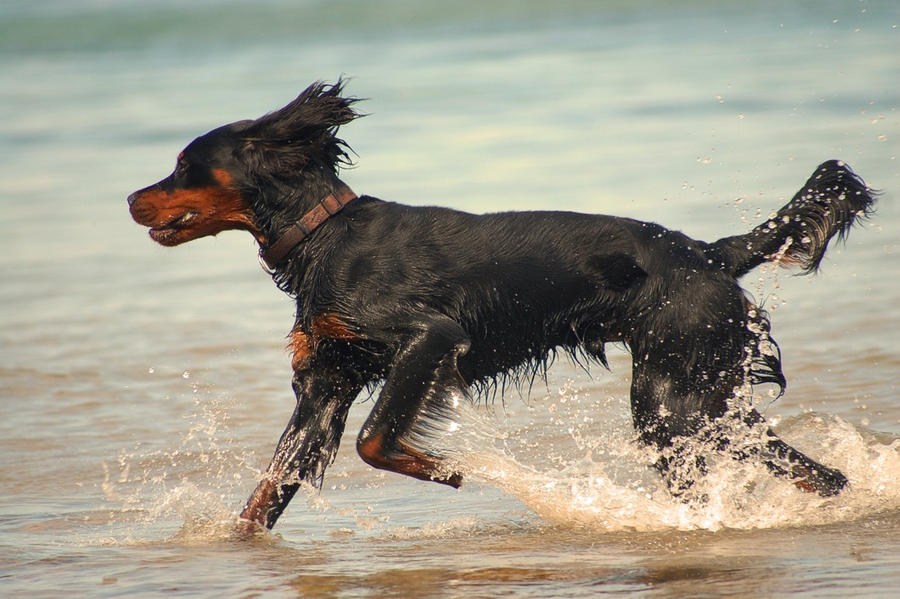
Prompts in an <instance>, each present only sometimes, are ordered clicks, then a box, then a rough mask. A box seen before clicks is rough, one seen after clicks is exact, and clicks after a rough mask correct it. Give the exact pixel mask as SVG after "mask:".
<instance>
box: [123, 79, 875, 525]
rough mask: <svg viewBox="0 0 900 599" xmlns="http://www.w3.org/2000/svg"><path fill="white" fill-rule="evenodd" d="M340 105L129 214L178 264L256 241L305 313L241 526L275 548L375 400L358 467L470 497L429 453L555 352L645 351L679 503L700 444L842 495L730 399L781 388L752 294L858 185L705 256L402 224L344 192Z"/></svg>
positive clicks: (221, 155) (651, 430)
mask: <svg viewBox="0 0 900 599" xmlns="http://www.w3.org/2000/svg"><path fill="white" fill-rule="evenodd" d="M342 85H343V84H342V82H340V81H338V82H337V83H336V84H334V85H327V84H323V83H315V84H313V85H311V86H310V87H309V88H307V89H306V90H305V91H304V92H303V93H301V94H300V96H299V97H297V98H296V99H295V100H294V101H292V102H291V103H290V104H288V105H287V106H285V107H284V108H282V109H280V110H277V111H275V112H272V113H270V114H266V115H264V116H262V117H260V118H258V119H255V120H245V121H239V122H236V123H232V124H229V125H225V126H223V127H220V128H218V129H215V130H213V131H211V132H209V133H207V134H206V135H203V136H201V137H198V138H197V139H195V140H194V141H192V142H191V143H190V144H188V146H187V147H186V148H185V149H184V151H182V152H181V153H180V154H179V155H178V161H177V164H176V167H175V171H174V172H173V173H172V174H171V175H169V176H168V177H166V178H165V179H163V180H162V181H160V182H158V183H155V184H153V185H151V186H150V187H147V188H145V189H142V190H140V191H137V192H135V193H133V194H132V195H131V196H129V198H128V204H129V206H130V210H131V214H132V216H133V218H134V220H135V221H137V222H138V223H139V224H141V225H144V226H147V227H150V237H151V238H152V239H154V240H155V241H157V242H159V243H161V244H163V245H167V246H172V245H177V244H180V243H184V242H186V241H190V240H192V239H196V238H198V237H202V236H205V235H215V234H217V233H219V232H221V231H224V230H227V229H243V230H246V231H249V232H250V233H251V234H252V235H253V236H254V237H255V239H256V241H257V242H258V243H259V246H260V258H261V260H262V261H263V262H265V263H266V264H267V266H268V268H269V269H270V272H271V274H272V277H273V279H274V281H275V283H276V284H277V285H278V286H279V287H280V288H281V289H282V290H283V291H285V292H286V293H288V294H290V295H291V296H292V297H293V298H295V299H296V305H297V311H296V319H295V322H294V325H293V328H292V330H291V333H290V349H291V351H292V353H293V360H292V367H293V372H294V375H293V389H294V393H295V394H296V398H297V403H296V407H295V409H294V413H293V416H291V419H290V421H289V422H288V425H287V428H286V429H285V431H284V433H283V435H282V437H281V439H280V441H279V442H278V446H277V448H276V450H275V455H274V457H273V459H272V462H271V464H270V465H269V467H268V469H267V471H266V474H265V476H264V478H263V480H262V481H261V482H260V483H259V485H258V486H257V488H256V490H255V491H254V492H253V494H252V495H251V496H250V499H249V500H248V502H247V504H246V506H245V508H244V510H243V512H242V514H241V516H242V517H243V518H245V519H247V520H250V521H253V522H257V523H259V524H260V525H263V526H266V527H268V528H271V527H272V526H273V525H274V524H275V522H276V520H277V519H278V517H279V515H280V514H281V513H282V511H283V510H284V508H285V506H287V504H288V502H289V501H290V500H291V498H292V496H293V495H294V493H295V492H296V490H297V489H298V487H299V485H301V484H304V483H308V484H312V485H315V486H320V485H321V483H322V478H323V475H324V472H325V469H326V468H327V466H328V465H329V464H330V463H331V462H332V460H333V458H334V455H335V452H336V451H337V447H338V443H339V440H340V437H341V434H342V432H343V429H344V423H345V420H346V417H347V413H348V410H349V408H350V405H351V404H352V402H353V401H354V399H355V398H356V397H357V396H358V395H359V394H360V392H361V391H363V390H364V389H369V390H370V392H372V393H374V392H375V391H376V389H377V386H378V385H383V386H381V387H380V388H381V391H380V393H379V395H378V399H377V402H376V403H375V405H374V407H373V409H372V411H371V414H370V415H369V416H368V419H367V420H366V421H365V424H364V425H363V427H362V431H361V432H360V434H359V437H358V439H357V450H358V452H359V455H360V456H361V457H362V459H363V460H365V461H366V462H367V463H369V464H371V465H372V466H375V467H376V468H383V469H386V470H391V471H394V472H399V473H402V474H406V475H409V476H413V477H415V478H419V479H422V480H432V481H436V482H439V483H444V484H448V485H452V486H454V487H456V486H459V485H460V483H461V480H462V476H461V474H460V473H459V472H457V471H455V470H454V469H453V468H452V466H450V465H448V462H447V461H446V460H445V459H444V458H445V457H446V456H442V455H440V452H438V451H436V450H434V449H433V448H430V447H429V443H428V441H429V438H430V437H431V436H432V435H433V434H434V433H435V432H436V431H439V430H441V429H442V427H446V425H447V419H448V418H449V416H450V415H451V413H452V409H453V404H454V402H455V401H459V400H460V399H461V398H466V397H468V396H469V394H470V392H471V391H473V390H474V391H484V390H485V389H487V390H490V389H491V388H492V385H493V389H496V384H497V382H498V381H503V382H505V379H507V378H509V377H512V378H514V379H515V378H517V377H524V378H525V379H528V378H532V379H533V377H534V375H535V374H537V375H540V374H542V373H545V372H546V368H547V365H548V362H549V360H550V359H551V358H552V357H553V356H554V355H555V354H556V353H557V352H559V351H562V352H565V353H568V354H570V355H572V356H575V357H576V359H582V358H586V359H587V360H589V361H591V360H592V361H595V362H598V363H601V364H604V365H605V364H606V357H605V353H604V347H605V344H607V343H610V342H618V343H622V344H624V345H625V346H626V347H627V348H628V349H629V350H630V352H631V355H632V359H633V376H632V383H631V408H632V414H633V419H634V425H635V427H636V429H637V431H638V435H639V439H640V441H641V442H643V443H645V444H647V445H649V446H652V447H654V448H656V449H658V450H659V452H660V459H659V460H658V461H657V463H656V466H657V467H658V468H659V470H660V472H661V473H662V474H663V476H664V477H665V478H666V479H667V481H668V482H669V484H670V488H671V489H672V490H673V492H675V493H680V492H683V491H684V489H686V488H689V487H690V485H691V480H690V477H691V476H696V473H697V472H701V473H702V464H703V461H704V455H693V456H692V455H687V456H685V455H681V454H679V453H678V452H675V453H673V452H672V451H671V448H673V447H678V446H682V445H680V444H679V440H681V439H685V438H692V437H695V436H698V435H701V434H702V435H703V436H704V437H705V438H707V439H709V438H710V437H712V442H711V443H706V444H705V445H704V446H707V447H709V448H710V449H709V451H717V452H724V453H726V454H730V455H733V456H734V457H735V458H738V459H747V458H753V459H758V460H760V461H762V462H763V463H765V464H766V466H767V467H768V468H769V469H770V470H771V471H772V472H773V473H774V474H775V475H777V476H782V477H786V478H788V479H790V480H792V481H793V482H794V483H795V484H796V486H797V487H799V488H801V489H803V490H806V491H812V492H818V493H819V494H821V495H824V496H829V495H834V494H836V493H838V492H839V491H840V490H841V489H842V488H843V487H844V486H845V485H846V484H847V479H846V478H845V477H844V476H843V475H842V474H841V473H840V472H839V471H837V470H835V469H832V468H828V467H826V466H823V465H821V464H818V463H817V462H815V461H813V460H812V459H810V458H809V457H807V456H805V455H804V454H802V453H800V452H799V451H797V450H796V449H794V448H792V447H790V446H789V445H787V444H786V443H785V442H784V441H782V440H781V439H779V438H777V437H776V436H775V435H774V433H772V432H771V431H769V430H767V429H766V428H765V425H764V423H762V418H761V416H760V415H759V414H758V413H757V412H756V411H755V410H753V409H752V408H749V409H744V408H741V409H736V408H734V407H733V406H731V400H732V398H733V397H734V396H735V393H736V389H739V388H741V387H742V386H745V385H754V384H759V383H775V384H777V385H779V386H780V388H781V389H782V390H783V388H784V385H785V379H784V376H783V374H782V370H781V362H780V355H779V352H778V347H777V345H776V344H775V343H774V341H773V340H771V338H769V336H768V332H769V321H768V317H767V315H766V313H765V312H764V311H763V310H762V309H760V308H759V307H758V306H755V305H754V304H753V303H752V301H751V300H750V299H749V298H748V296H747V294H746V293H745V292H744V291H743V290H742V289H741V287H740V285H739V284H738V279H739V278H740V277H741V276H743V275H745V274H746V273H747V272H749V271H750V270H751V269H753V268H754V267H756V266H758V265H760V264H762V263H763V262H765V261H773V260H777V261H779V262H781V263H782V264H789V265H790V264H793V265H797V266H798V267H799V268H800V269H802V271H803V272H806V273H811V272H814V271H816V270H817V268H818V266H819V263H820V261H821V260H822V257H823V255H824V253H825V251H826V249H827V247H828V244H829V241H830V240H831V239H832V238H833V237H835V236H837V237H839V238H840V237H843V236H844V235H846V234H847V233H848V231H849V229H850V227H851V226H852V225H853V224H854V223H855V222H857V221H858V220H859V219H861V218H863V217H865V216H867V215H868V214H869V213H870V211H871V209H872V205H873V202H874V194H873V193H872V191H871V190H870V189H869V188H868V187H867V186H866V184H865V183H864V182H863V181H862V180H861V179H860V178H859V177H857V176H856V175H855V174H854V173H853V172H852V171H851V170H850V168H849V167H847V166H846V165H844V164H843V163H841V162H838V161H833V160H832V161H828V162H825V163H823V164H822V165H820V166H819V167H818V168H816V170H815V172H814V173H813V175H812V176H811V177H810V178H809V180H808V181H807V182H806V183H805V184H804V185H803V187H802V188H801V189H800V191H798V192H797V194H796V195H795V196H794V197H793V199H791V201H790V202H788V204H787V205H785V206H784V207H783V208H781V209H780V210H778V211H777V212H776V213H774V214H773V215H772V216H771V217H770V218H768V219H766V220H765V222H763V223H762V224H760V225H759V226H757V227H756V228H755V229H753V230H752V231H750V232H749V233H746V234H744V235H737V236H733V237H725V238H723V239H719V240H718V241H715V242H712V243H706V242H703V241H698V240H695V239H691V238H690V237H687V236H686V235H683V234H682V233H679V232H677V231H672V230H669V229H666V228H664V227H662V226H660V225H658V224H654V223H650V222H641V221H637V220H632V219H629V218H620V217H615V216H603V215H588V214H576V213H572V212H506V213H498V214H484V215H475V214H468V213H465V212H460V211H457V210H451V209H449V208H439V207H414V206H406V205H403V204H396V203H393V202H386V201H382V200H380V199H377V198H374V197H372V196H367V195H363V196H357V195H356V194H355V193H354V192H353V191H351V190H350V188H349V187H348V186H347V185H346V184H344V183H343V182H342V181H341V180H340V179H339V178H338V169H339V168H340V167H341V166H344V165H346V164H348V163H349V159H348V151H349V148H348V147H347V145H346V144H345V143H344V142H343V141H342V140H341V139H339V138H338V137H337V136H336V134H337V130H338V127H340V126H341V125H344V124H346V123H348V122H350V121H352V120H353V119H354V118H356V117H357V116H359V114H358V113H357V112H356V110H355V109H354V104H355V103H356V102H357V99H355V98H351V97H345V96H343V95H342ZM735 421H737V422H738V423H739V425H740V426H744V427H762V428H761V430H762V431H763V432H762V433H761V434H760V439H759V444H758V447H757V448H756V449H754V450H751V451H748V450H747V449H746V447H743V446H742V448H741V449H738V448H736V447H732V446H731V445H730V444H729V431H730V430H733V423H734V422H735ZM726 423H727V425H726ZM701 453H702V452H701ZM686 463H687V464H693V465H694V466H696V465H698V464H699V465H700V466H701V467H700V468H699V469H698V468H696V467H694V468H692V469H687V470H686V469H685V467H684V464H686ZM686 471H687V472H691V473H693V474H689V475H688V478H687V479H686V478H685V474H684V473H685V472H686Z"/></svg>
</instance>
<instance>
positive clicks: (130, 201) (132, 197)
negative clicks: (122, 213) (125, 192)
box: [128, 192, 138, 208]
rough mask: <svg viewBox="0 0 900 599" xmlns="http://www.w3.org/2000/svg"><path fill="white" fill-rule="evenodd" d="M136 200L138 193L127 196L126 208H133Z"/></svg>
mask: <svg viewBox="0 0 900 599" xmlns="http://www.w3.org/2000/svg"><path fill="white" fill-rule="evenodd" d="M137 199H138V192H134V193H133V194H131V195H130V196H128V207H129V208H131V206H133V205H134V203H135V202H137Z"/></svg>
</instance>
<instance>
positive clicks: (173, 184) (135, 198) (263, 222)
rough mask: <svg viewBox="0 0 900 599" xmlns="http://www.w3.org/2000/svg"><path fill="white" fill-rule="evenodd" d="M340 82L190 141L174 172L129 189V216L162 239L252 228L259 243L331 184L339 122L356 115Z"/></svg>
mask: <svg viewBox="0 0 900 599" xmlns="http://www.w3.org/2000/svg"><path fill="white" fill-rule="evenodd" d="M342 88H343V82H342V81H340V80H339V81H338V82H337V83H335V84H334V85H327V84H324V83H321V82H317V83H314V84H312V85H311V86H309V87H308V88H307V89H306V90H304V91H303V93H301V94H300V95H299V96H298V97H297V98H296V99H295V100H294V101H293V102H291V103H290V104H288V105H287V106H285V107H284V108H282V109H280V110H277V111H275V112H272V113H269V114H266V115H264V116H262V117H260V118H258V119H256V120H250V121H238V122H236V123H231V124H230V125H225V126H223V127H219V128H218V129H214V130H213V131H210V132H209V133H207V134H206V135H203V136H201V137H198V138H197V139H195V140H194V141H192V142H191V143H190V144H189V145H188V146H187V147H186V148H185V149H184V150H183V151H182V152H181V153H180V154H179V155H178V160H177V163H176V165H175V170H174V171H173V172H172V174H171V175H169V176H168V177H166V178H165V179H163V180H162V181H159V182H158V183H154V184H153V185H151V186H149V187H145V188H144V189H141V190H139V191H136V192H134V193H133V194H131V195H130V196H128V205H129V207H130V210H131V216H132V218H134V220H135V221H136V222H137V223H139V224H141V225H144V226H147V227H150V237H151V238H153V239H154V240H155V241H157V242H158V243H160V244H162V245H168V246H172V245H178V244H181V243H184V242H186V241H191V240H193V239H197V238H198V237H204V236H207V235H216V234H217V233H220V232H222V231H226V230H229V229H243V230H247V231H250V232H251V233H252V234H253V235H254V236H255V237H256V238H257V240H258V241H259V242H260V243H261V244H265V243H266V241H267V239H272V238H273V237H274V236H275V235H276V234H277V232H278V230H279V229H280V228H283V227H285V226H286V225H289V224H290V223H292V222H293V221H294V220H296V219H297V218H299V215H301V214H302V213H303V211H305V210H306V209H308V207H309V206H310V205H311V204H314V203H315V202H317V201H318V200H319V199H321V197H320V196H321V195H322V194H323V193H328V191H330V189H329V186H330V185H333V183H334V181H335V180H336V177H337V169H338V167H339V166H341V165H345V164H350V160H349V157H348V154H347V152H348V151H349V148H348V147H347V146H346V144H344V142H343V141H342V140H340V139H338V138H337V137H336V135H335V134H336V133H337V129H338V127H340V126H341V125H343V124H344V123H347V122H349V121H351V120H353V119H354V118H356V117H357V116H359V114H358V113H357V112H356V111H355V110H353V108H352V104H353V103H355V102H356V101H357V99H356V98H343V97H341V95H340V93H341V91H342Z"/></svg>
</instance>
